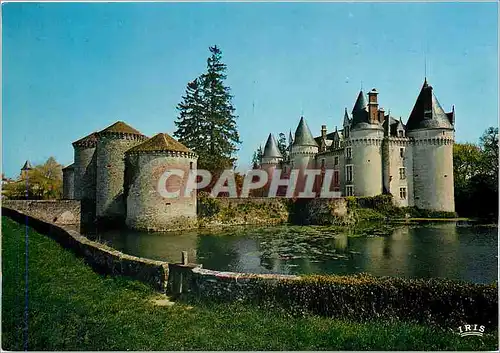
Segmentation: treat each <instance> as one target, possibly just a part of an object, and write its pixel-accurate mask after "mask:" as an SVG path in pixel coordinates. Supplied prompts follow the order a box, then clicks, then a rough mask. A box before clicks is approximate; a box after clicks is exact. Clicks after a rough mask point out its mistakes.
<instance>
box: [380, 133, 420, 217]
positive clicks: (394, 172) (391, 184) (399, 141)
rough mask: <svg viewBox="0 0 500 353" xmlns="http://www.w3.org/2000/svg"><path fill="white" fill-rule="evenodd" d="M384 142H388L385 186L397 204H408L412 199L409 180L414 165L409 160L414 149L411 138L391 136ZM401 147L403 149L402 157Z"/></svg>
mask: <svg viewBox="0 0 500 353" xmlns="http://www.w3.org/2000/svg"><path fill="white" fill-rule="evenodd" d="M384 142H386V144H385V146H384V148H385V153H384V162H383V169H384V186H385V188H386V190H387V191H388V192H390V193H391V194H392V195H393V200H394V203H395V204H396V205H397V206H400V207H404V206H408V205H409V199H410V190H409V188H408V181H409V180H412V178H413V165H412V164H409V163H408V161H407V160H408V158H410V159H411V158H412V155H411V154H412V150H411V148H409V147H410V139H409V138H404V137H403V138H401V137H389V138H386V139H385V141H384ZM401 149H403V156H402V157H401ZM386 153H387V154H386ZM400 168H404V175H401V174H400ZM401 188H404V190H405V192H404V194H403V195H402V193H401V190H400V189H401ZM401 196H403V197H401Z"/></svg>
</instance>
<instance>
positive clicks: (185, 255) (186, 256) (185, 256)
mask: <svg viewBox="0 0 500 353" xmlns="http://www.w3.org/2000/svg"><path fill="white" fill-rule="evenodd" d="M181 259H182V260H181V263H182V264H183V265H187V264H188V253H187V251H183V252H182V257H181Z"/></svg>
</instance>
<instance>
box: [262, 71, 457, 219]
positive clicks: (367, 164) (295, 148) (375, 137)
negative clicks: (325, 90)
mask: <svg viewBox="0 0 500 353" xmlns="http://www.w3.org/2000/svg"><path fill="white" fill-rule="evenodd" d="M454 124H455V109H454V107H453V108H452V111H451V112H449V113H445V111H444V110H443V108H442V107H441V105H440V104H439V102H438V100H437V99H436V96H435V95H434V93H433V88H432V86H430V85H429V84H428V82H427V79H425V80H424V84H423V86H422V89H421V91H420V93H419V95H418V97H417V100H416V103H415V105H414V107H413V110H412V112H411V113H410V116H409V118H408V121H407V123H406V124H404V123H403V121H402V120H401V119H399V120H398V119H395V118H393V117H392V116H390V114H386V113H385V111H384V109H383V108H380V107H379V103H378V92H377V91H376V90H375V89H372V90H371V91H370V92H368V100H367V99H366V96H365V94H364V93H363V91H362V90H361V91H360V92H359V95H358V97H357V100H356V102H355V104H354V107H353V109H352V113H351V115H349V114H348V112H347V108H346V109H345V113H344V118H343V123H342V127H343V128H342V129H337V128H335V131H334V132H330V133H327V129H326V125H323V126H322V127H321V135H320V136H318V137H315V138H314V137H313V135H312V134H311V131H310V130H309V127H308V126H307V123H306V121H305V119H304V118H303V117H302V118H301V119H300V122H299V125H298V126H297V129H296V131H295V136H294V137H292V135H291V133H290V137H289V143H290V144H289V147H288V151H287V152H288V153H287V155H285V156H283V155H282V153H281V152H280V150H279V148H278V146H277V143H276V140H275V138H274V136H273V135H272V134H270V135H269V137H268V139H267V142H266V145H265V147H264V151H263V155H262V158H261V168H262V169H265V170H267V171H268V172H269V171H270V170H273V169H277V168H282V169H283V172H284V173H285V174H286V172H289V171H290V170H291V169H298V170H301V171H303V170H305V169H321V170H322V171H325V170H326V169H333V173H334V174H333V180H332V185H330V189H331V190H334V191H339V192H340V193H341V195H342V196H375V195H380V194H392V195H393V200H394V202H395V204H396V205H398V206H416V207H418V208H422V209H429V210H437V211H449V212H454V210H455V202H454V190H453V143H454Z"/></svg>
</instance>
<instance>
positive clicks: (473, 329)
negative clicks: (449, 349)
mask: <svg viewBox="0 0 500 353" xmlns="http://www.w3.org/2000/svg"><path fill="white" fill-rule="evenodd" d="M458 331H459V332H458V334H459V335H460V336H461V337H465V336H482V335H483V334H484V325H477V324H476V325H462V326H460V327H459V328H458Z"/></svg>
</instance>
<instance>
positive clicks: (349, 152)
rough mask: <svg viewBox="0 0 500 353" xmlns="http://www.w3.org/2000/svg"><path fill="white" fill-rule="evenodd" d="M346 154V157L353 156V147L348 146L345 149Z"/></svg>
mask: <svg viewBox="0 0 500 353" xmlns="http://www.w3.org/2000/svg"><path fill="white" fill-rule="evenodd" d="M345 156H346V158H352V150H351V147H347V148H346V149H345Z"/></svg>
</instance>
